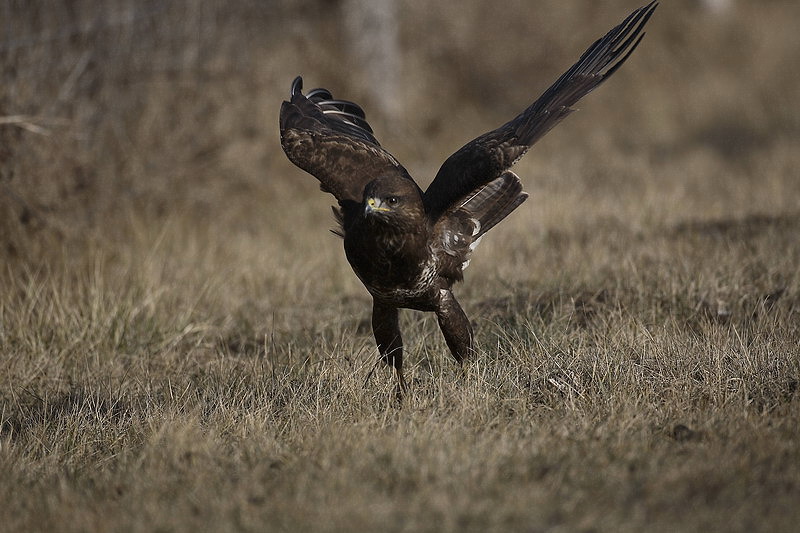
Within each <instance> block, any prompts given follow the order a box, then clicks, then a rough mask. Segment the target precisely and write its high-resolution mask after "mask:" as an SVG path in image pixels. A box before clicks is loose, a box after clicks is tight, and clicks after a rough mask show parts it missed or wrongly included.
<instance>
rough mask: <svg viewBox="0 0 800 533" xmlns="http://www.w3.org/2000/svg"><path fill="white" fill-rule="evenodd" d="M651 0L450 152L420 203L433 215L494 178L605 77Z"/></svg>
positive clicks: (638, 34)
mask: <svg viewBox="0 0 800 533" xmlns="http://www.w3.org/2000/svg"><path fill="white" fill-rule="evenodd" d="M657 6H658V2H657V1H655V0H654V1H652V2H650V3H649V4H648V5H646V6H644V7H641V8H639V9H637V10H635V11H634V12H633V13H631V14H630V15H628V17H627V18H626V19H625V20H623V21H622V23H620V24H619V25H618V26H616V27H615V28H614V29H612V30H611V31H609V32H608V33H607V34H606V35H605V36H604V37H602V38H601V39H598V40H597V41H595V42H594V43H593V44H592V45H591V46H590V47H589V48H588V49H587V50H586V51H585V52H584V53H583V55H581V57H580V58H579V59H578V61H577V62H576V63H575V64H574V65H573V66H572V67H570V68H569V70H567V71H566V72H565V73H564V74H562V75H561V76H560V77H559V78H558V80H556V82H555V83H554V84H553V85H551V86H550V88H549V89H547V90H546V91H545V92H544V93H543V94H542V95H541V96H540V97H539V98H538V99H537V100H536V101H535V102H534V103H533V104H531V106H530V107H528V108H527V109H526V110H525V111H523V112H522V113H520V114H519V115H518V116H517V117H515V118H514V119H513V120H511V121H509V122H507V123H506V124H504V125H502V126H500V127H499V128H497V129H496V130H493V131H490V132H488V133H485V134H483V135H481V136H480V137H477V138H476V139H474V140H472V141H470V142H469V143H467V144H466V145H465V146H463V147H462V148H461V149H460V150H458V151H457V152H456V153H454V154H453V155H451V156H450V157H449V158H448V159H447V160H446V161H445V162H444V164H443V165H442V167H441V168H440V169H439V172H438V173H437V174H436V177H435V178H434V179H433V181H432V182H431V184H430V186H429V187H428V190H426V191H425V195H424V203H425V209H426V210H427V212H428V214H429V216H430V217H431V218H432V219H433V220H436V219H438V218H439V217H440V216H441V215H442V214H443V213H445V212H446V211H447V210H448V209H449V208H450V207H451V206H452V205H453V203H454V202H456V201H458V200H459V199H460V198H462V197H463V196H464V195H465V194H468V193H469V192H470V191H473V190H475V189H477V188H478V187H480V186H481V185H483V184H486V183H489V182H491V181H492V180H494V179H495V178H497V177H498V176H499V175H500V174H501V173H502V172H503V171H504V170H506V169H508V168H509V167H510V166H512V165H513V164H514V163H516V162H517V161H518V160H519V159H520V158H521V157H522V156H523V155H524V154H525V152H527V151H528V149H529V148H530V147H531V146H532V145H533V144H534V143H535V142H536V141H538V140H539V139H541V138H542V137H543V136H544V135H545V134H546V133H547V132H548V131H550V130H551V129H552V128H553V127H554V126H555V125H556V124H558V123H559V122H560V121H561V120H563V119H564V118H565V117H566V116H567V115H569V114H570V113H572V112H573V111H574V109H572V106H573V105H574V104H575V103H576V102H577V101H578V100H580V99H581V98H582V97H584V96H586V95H587V94H588V93H590V92H591V91H592V90H594V89H596V88H597V87H598V86H599V85H600V84H601V83H603V82H604V81H605V80H607V79H608V78H609V77H610V76H611V75H612V74H614V72H616V71H617V69H619V67H620V66H622V64H623V63H624V62H625V61H626V60H627V59H628V57H630V55H631V53H633V51H634V50H635V49H636V47H637V46H638V45H639V43H640V42H641V40H642V37H644V33H643V32H642V30H643V28H644V26H645V24H646V23H647V21H648V20H649V19H650V17H651V16H652V14H653V11H654V10H655V9H656V7H657Z"/></svg>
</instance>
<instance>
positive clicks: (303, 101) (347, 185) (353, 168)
mask: <svg viewBox="0 0 800 533" xmlns="http://www.w3.org/2000/svg"><path fill="white" fill-rule="evenodd" d="M302 89H303V80H302V78H300V77H299V76H298V77H297V78H295V80H294V82H292V88H291V99H290V101H288V102H283V104H282V105H281V115H280V130H281V146H282V147H283V151H284V152H285V153H286V156H287V157H288V158H289V160H290V161H291V162H292V163H294V164H295V165H297V166H298V167H300V168H302V169H303V170H305V171H306V172H308V173H309V174H311V175H313V176H314V177H316V178H317V179H318V180H319V181H320V188H321V189H322V190H323V191H326V192H329V193H331V194H333V195H334V196H335V197H336V199H337V200H338V201H339V203H340V204H342V203H346V202H357V203H360V202H361V200H362V195H363V192H364V187H365V186H366V185H367V183H369V182H370V181H372V180H373V179H375V178H377V177H379V176H387V175H391V174H394V175H399V176H403V177H405V178H408V179H411V176H409V174H408V172H407V171H406V169H405V168H403V166H402V165H401V164H400V163H399V162H398V161H397V159H395V158H394V156H392V155H391V154H390V153H389V152H387V151H386V150H384V149H383V148H381V146H380V144H379V143H378V140H377V139H376V138H375V136H374V135H373V132H372V128H371V127H370V125H369V123H367V121H366V117H365V115H364V111H363V110H362V109H361V107H359V106H358V105H357V104H355V103H353V102H348V101H345V100H335V99H333V95H331V93H330V91H328V90H327V89H314V90H311V91H309V92H308V95H303V92H302ZM412 181H413V180H412Z"/></svg>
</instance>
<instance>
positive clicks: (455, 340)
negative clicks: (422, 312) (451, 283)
mask: <svg viewBox="0 0 800 533" xmlns="http://www.w3.org/2000/svg"><path fill="white" fill-rule="evenodd" d="M436 318H437V319H438V320H439V327H440V328H441V330H442V333H443V334H444V340H445V341H446V342H447V347H448V348H450V353H452V354H453V357H455V359H456V361H457V362H458V364H459V365H461V364H462V363H463V362H464V361H465V360H466V359H467V358H469V357H470V356H472V354H473V353H474V351H475V347H474V344H473V335H472V326H471V325H470V323H469V319H468V318H467V315H466V314H464V310H463V309H461V306H460V305H459V304H458V301H457V300H456V297H455V296H453V293H452V292H451V291H449V290H445V289H442V290H441V292H440V299H439V306H438V307H437V309H436Z"/></svg>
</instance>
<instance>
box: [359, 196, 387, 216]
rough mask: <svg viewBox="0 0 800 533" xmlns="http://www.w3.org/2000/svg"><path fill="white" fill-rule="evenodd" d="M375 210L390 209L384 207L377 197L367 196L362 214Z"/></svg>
mask: <svg viewBox="0 0 800 533" xmlns="http://www.w3.org/2000/svg"><path fill="white" fill-rule="evenodd" d="M376 211H377V212H380V211H390V209H389V208H388V207H384V206H383V203H382V202H381V201H380V199H379V198H367V205H366V206H365V207H364V216H366V215H369V214H370V213H373V212H376Z"/></svg>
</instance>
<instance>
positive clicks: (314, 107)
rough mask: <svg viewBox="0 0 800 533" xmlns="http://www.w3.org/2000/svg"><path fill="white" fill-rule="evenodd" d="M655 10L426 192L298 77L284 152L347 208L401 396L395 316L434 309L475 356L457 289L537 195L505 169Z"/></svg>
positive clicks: (607, 67) (453, 340)
mask: <svg viewBox="0 0 800 533" xmlns="http://www.w3.org/2000/svg"><path fill="white" fill-rule="evenodd" d="M656 6H657V2H656V1H653V2H651V3H650V4H648V5H646V6H644V7H641V8H639V9H637V10H636V11H634V12H633V13H631V14H630V15H629V16H628V17H627V18H626V19H625V20H624V21H622V23H621V24H620V25H619V26H617V27H615V28H614V29H612V30H611V31H610V32H608V34H607V35H606V36H605V37H603V38H601V39H599V40H598V41H596V42H595V43H594V44H592V45H591V46H590V47H589V48H588V49H587V50H586V52H584V54H583V55H582V56H581V57H580V59H579V60H578V62H577V63H575V64H574V65H573V66H572V67H571V68H570V69H569V70H567V71H566V72H565V73H564V74H562V75H561V77H560V78H558V80H556V82H555V83H554V84H553V85H552V86H551V87H550V88H549V89H547V90H546V91H545V92H544V94H542V95H541V96H540V97H539V99H537V100H536V101H535V102H534V103H533V104H532V105H531V106H530V107H528V108H527V109H526V110H525V111H523V112H522V113H521V114H519V115H518V116H517V117H515V118H514V119H512V120H511V121H510V122H507V123H506V124H504V125H502V126H500V127H499V128H497V129H496V130H493V131H490V132H488V133H485V134H483V135H481V136H480V137H478V138H476V139H474V140H472V141H470V142H469V143H467V144H466V145H465V146H464V147H462V148H461V149H460V150H458V151H457V152H455V153H454V154H453V155H451V156H450V157H449V158H448V159H447V161H445V162H444V164H443V165H442V167H441V168H440V169H439V172H438V173H437V174H436V177H435V178H434V179H433V182H431V184H430V186H429V187H428V189H427V190H426V191H424V192H423V191H422V189H420V187H419V186H418V185H417V183H416V182H415V181H414V180H413V179H412V178H411V176H410V175H409V173H408V171H406V169H405V168H403V166H402V165H401V164H400V163H399V162H398V161H397V159H395V158H394V157H393V156H392V155H391V154H390V153H389V152H387V151H386V150H384V149H383V148H382V147H381V145H380V144H379V143H378V141H377V139H376V138H375V136H374V135H373V132H372V128H371V127H370V126H369V124H368V123H367V121H366V118H365V115H364V111H362V109H361V108H360V107H359V106H358V105H356V104H354V103H352V102H348V101H344V100H336V99H334V98H333V95H332V94H331V93H330V91H328V90H326V89H314V90H312V91H309V93H308V94H306V95H303V93H302V89H303V80H302V78H300V77H297V78H296V79H295V80H294V82H293V83H292V87H291V99H290V101H288V102H283V105H282V106H281V115H280V130H281V145H282V146H283V150H284V152H286V155H287V156H288V157H289V159H290V160H291V161H292V163H294V164H295V165H297V166H298V167H300V168H301V169H303V170H305V171H306V172H308V173H310V174H312V175H313V176H315V177H316V178H317V179H318V180H319V181H320V188H321V189H322V190H323V191H325V192H329V193H331V194H333V196H334V197H336V200H338V203H339V206H338V208H336V207H335V208H334V214H335V216H336V218H337V220H338V222H339V229H338V231H337V233H338V234H339V235H341V236H342V237H343V238H344V250H345V254H346V255H347V260H348V261H349V262H350V265H351V266H352V267H353V270H354V271H355V273H356V275H357V276H358V278H359V279H360V280H361V281H362V283H363V284H364V285H365V286H366V288H367V290H368V291H369V292H370V294H371V295H372V298H373V305H372V330H373V333H374V335H375V341H376V343H377V345H378V351H379V353H380V358H381V360H383V361H384V362H385V363H387V364H388V365H390V366H392V367H394V368H395V370H396V371H397V377H398V394H399V395H402V393H403V392H405V390H406V382H405V379H404V377H403V341H402V339H401V336H400V328H399V325H398V309H399V308H408V309H417V310H420V311H432V312H435V313H436V317H437V319H438V321H439V326H440V328H441V330H442V333H443V334H444V338H445V341H446V342H447V346H448V347H449V348H450V352H451V353H452V354H453V357H455V359H456V361H458V362H459V363H461V362H462V361H464V360H465V359H467V358H468V357H469V356H470V355H471V354H472V353H473V350H474V347H473V346H474V345H473V334H472V327H471V326H470V323H469V320H468V319H467V316H466V315H465V314H464V311H463V310H462V309H461V306H460V305H459V304H458V301H457V300H456V298H455V296H453V293H452V290H451V289H452V286H453V285H454V284H455V283H456V282H458V281H461V280H462V279H463V271H464V269H465V268H466V267H467V265H468V264H469V261H470V256H471V254H472V251H473V250H474V249H475V247H476V246H477V244H478V242H479V241H480V239H481V237H482V236H483V235H484V234H485V233H486V232H487V231H489V230H490V229H491V228H492V227H494V225H495V224H497V223H498V222H500V221H501V220H503V219H504V218H505V217H506V216H508V215H509V213H511V212H512V211H513V210H514V209H516V208H517V207H518V206H519V205H520V204H521V203H522V202H524V201H525V199H526V198H527V197H528V195H527V194H526V193H525V192H523V191H522V184H521V183H520V180H519V177H517V175H516V174H514V173H513V172H511V171H510V170H508V169H509V168H510V167H511V166H512V165H513V164H514V163H515V162H517V161H518V160H519V159H520V158H521V157H522V156H523V154H525V152H526V151H527V150H528V149H529V148H530V147H531V146H532V145H533V144H534V143H535V142H536V141H537V140H539V139H540V138H541V137H542V136H543V135H544V134H545V133H547V132H548V131H549V130H550V129H551V128H552V127H553V126H555V125H556V124H558V123H559V122H560V121H561V120H562V119H563V118H564V117H566V116H567V115H569V114H570V113H572V111H573V108H572V106H573V105H574V104H575V103H576V102H577V101H578V100H579V99H580V98H581V97H583V96H584V95H586V94H587V93H589V92H590V91H592V90H593V89H595V88H596V87H597V86H598V85H600V84H601V83H602V82H603V81H605V80H606V79H608V77H609V76H611V75H612V74H613V73H614V72H616V70H617V69H618V68H619V67H620V66H621V65H622V64H623V63H624V62H625V60H626V59H628V57H629V56H630V54H631V53H632V52H633V51H634V49H636V47H637V46H638V45H639V43H640V42H641V40H642V37H644V33H643V32H642V29H643V28H644V26H645V24H646V23H647V21H648V19H649V18H650V16H651V15H652V14H653V11H654V10H655V9H656Z"/></svg>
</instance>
